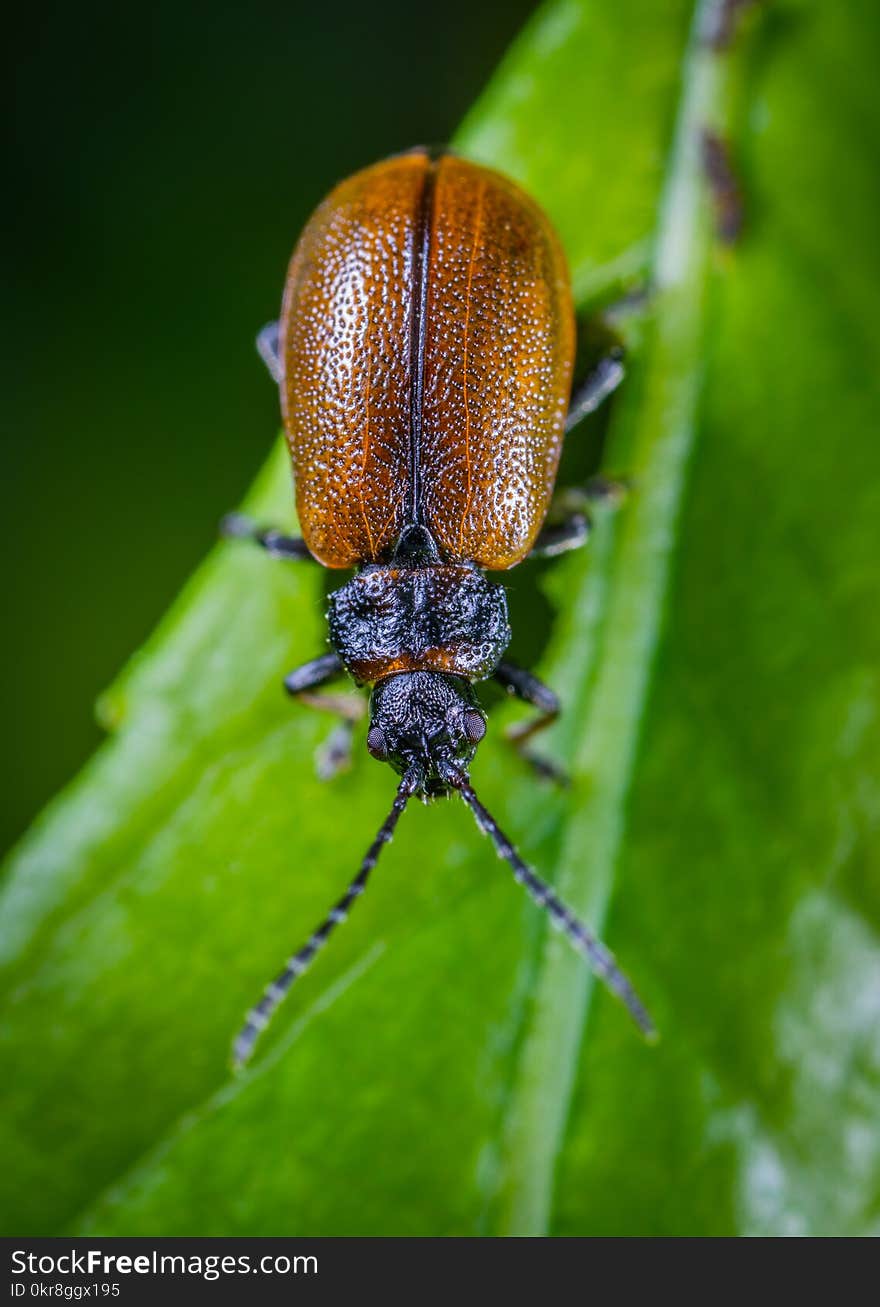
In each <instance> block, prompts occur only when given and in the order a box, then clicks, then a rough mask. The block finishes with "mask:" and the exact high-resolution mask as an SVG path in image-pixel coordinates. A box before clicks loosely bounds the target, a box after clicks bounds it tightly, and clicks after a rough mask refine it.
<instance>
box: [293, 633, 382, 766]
mask: <svg viewBox="0 0 880 1307" xmlns="http://www.w3.org/2000/svg"><path fill="white" fill-rule="evenodd" d="M344 672H345V668H344V666H343V664H342V659H341V658H340V657H339V655H338V654H335V653H329V654H322V655H321V657H320V658H313V659H312V660H311V662H308V663H303V665H302V667H297V668H296V670H295V671H292V672H290V673H289V675H287V676H285V678H284V688H285V690H286V691H287V693H288V694H290V695H292V696H293V697H294V698H295V699H298V700H299V702H300V703H304V704H306V705H307V706H308V707H309V708H316V709H317V710H318V711H319V712H329V713H334V714H335V715H336V716H337V717H339V718H340V722H339V725H338V726H337V727H336V729H335V730H334V731H332V732H331V734H330V735H329V736H328V738H327V739H326V740H325V741H324V743H323V744H322V745H321V747H320V749H319V750H318V752H317V754H316V756H315V770H316V771H317V773H318V775H319V776H320V778H321V780H322V781H329V780H332V778H333V777H334V776H336V775H337V773H338V772H340V771H344V770H345V769H346V768H347V767H349V766H350V765H351V745H352V737H353V735H354V728H355V726H356V725H357V723H358V722H359V721H360V719H361V718H362V717H363V715H364V713H365V712H366V709H367V703H366V700H365V699H364V697H363V695H360V694H320V693H318V692H317V691H318V689H319V687H320V686H322V685H326V684H327V682H328V681H332V680H335V679H336V677H337V676H342V675H343V674H344Z"/></svg>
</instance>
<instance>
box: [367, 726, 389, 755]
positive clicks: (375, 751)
mask: <svg viewBox="0 0 880 1307" xmlns="http://www.w3.org/2000/svg"><path fill="white" fill-rule="evenodd" d="M367 748H368V749H369V751H370V753H371V754H372V755H373V757H374V758H378V759H379V761H380V762H384V761H385V759H386V758H387V757H388V741H387V740H386V739H385V732H384V731H383V730H382V727H381V726H371V727H370V729H369V731H368V732H367Z"/></svg>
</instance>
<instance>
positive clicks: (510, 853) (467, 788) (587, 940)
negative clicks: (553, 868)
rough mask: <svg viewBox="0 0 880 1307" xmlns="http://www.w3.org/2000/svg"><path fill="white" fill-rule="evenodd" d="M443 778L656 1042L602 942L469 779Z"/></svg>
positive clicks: (451, 774) (453, 774) (448, 772)
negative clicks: (527, 858)
mask: <svg viewBox="0 0 880 1307" xmlns="http://www.w3.org/2000/svg"><path fill="white" fill-rule="evenodd" d="M443 778H444V780H446V781H448V783H449V784H450V785H452V786H453V787H454V788H455V789H456V790H458V792H459V794H460V795H461V797H462V798H463V799H464V801H465V803H466V804H467V805H468V807H469V808H470V810H471V812H472V813H473V814H474V817H475V818H476V822H477V825H478V826H479V828H480V830H481V831H482V832H483V834H484V835H488V836H489V838H490V839H491V841H492V843H493V844H494V845H495V849H496V851H497V853H498V856H499V857H500V858H503V859H504V861H505V862H506V863H508V864H509V866H510V867H511V869H512V870H513V875H514V879H515V880H517V881H519V883H520V884H521V885H524V886H525V888H526V889H527V890H528V892H529V894H531V896H532V898H533V899H534V900H535V902H536V903H537V905H538V907H539V908H545V909H546V910H547V912H548V913H549V914H550V920H551V921H552V923H553V925H554V926H555V927H556V928H557V929H558V930H561V931H562V932H563V934H564V935H565V936H566V938H567V939H568V940H569V941H570V943H571V944H573V945H574V947H575V948H576V949H577V951H578V953H580V954H581V955H582V956H583V957H585V958H586V960H587V962H588V963H589V964H590V966H591V968H592V969H593V971H594V972H595V974H596V975H597V976H598V977H599V979H600V980H601V981H602V982H603V983H604V984H605V985H606V986H607V987H608V989H610V990H611V992H612V993H613V994H616V995H617V997H618V998H619V999H620V1000H621V1001H622V1002H623V1004H624V1005H625V1007H626V1009H627V1011H628V1012H629V1014H630V1016H631V1017H632V1019H633V1020H634V1021H635V1023H636V1025H637V1026H638V1027H639V1029H640V1030H641V1032H642V1034H643V1035H644V1036H645V1038H646V1039H656V1038H657V1030H656V1027H655V1025H654V1022H653V1021H652V1020H651V1018H650V1016H649V1015H648V1011H647V1009H646V1007H645V1005H644V1003H643V1002H642V1000H641V999H640V998H639V996H638V994H637V993H636V991H635V989H634V988H633V986H632V985H631V983H630V981H629V980H628V979H627V977H626V976H625V975H624V974H623V972H622V971H621V969H620V967H619V966H618V965H617V962H616V961H615V958H614V954H613V953H612V952H611V951H610V949H607V948H606V947H605V945H604V944H603V943H602V941H601V940H600V939H598V938H597V936H596V935H594V934H593V932H592V931H591V930H589V929H588V928H587V927H586V926H585V925H584V923H583V922H582V921H579V920H578V918H577V917H576V916H575V915H574V913H573V912H572V911H571V909H570V908H567V907H566V905H565V904H564V903H563V902H562V899H560V898H559V897H558V896H557V895H556V894H555V893H554V891H553V890H552V889H551V888H550V886H549V885H548V884H547V883H546V881H543V880H541V878H540V876H536V875H535V873H534V872H533V871H532V869H531V867H529V866H528V864H527V863H525V862H524V861H523V859H522V858H521V857H520V856H519V854H518V853H517V851H516V849H515V848H514V846H513V845H512V844H511V842H510V840H509V839H508V838H507V836H506V835H505V834H504V831H503V830H502V829H501V827H500V826H499V825H498V823H497V821H496V820H495V818H494V817H493V816H492V814H491V812H489V810H488V809H487V808H485V807H484V806H483V804H482V803H481V802H480V800H479V799H478V798H477V796H476V793H475V792H474V789H473V786H472V785H471V783H470V779H469V778H468V777H467V776H465V775H463V774H462V773H461V772H459V771H457V770H455V769H454V768H452V767H449V768H448V769H444V773H443Z"/></svg>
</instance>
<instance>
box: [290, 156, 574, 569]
mask: <svg viewBox="0 0 880 1307" xmlns="http://www.w3.org/2000/svg"><path fill="white" fill-rule="evenodd" d="M281 344H282V360H283V367H284V381H283V383H282V407H283V411H284V418H285V425H286V428H287V435H288V440H289V443H290V449H291V454H292V456H293V464H294V476H295V482H296V497H297V509H298V511H299V518H300V525H301V527H302V531H303V536H304V538H305V540H306V543H307V545H308V547H309V549H310V550H311V551H312V553H313V554H314V555H315V557H316V558H318V559H319V560H320V561H321V562H323V563H324V564H326V565H327V566H329V567H349V566H352V565H354V564H356V563H358V562H369V561H377V560H379V559H382V558H383V557H384V558H387V556H388V554H389V552H390V551H391V549H392V548H393V545H394V542H395V540H396V538H397V536H398V535H399V534H400V531H401V529H402V527H403V526H404V525H405V524H406V522H408V521H415V520H418V521H421V522H423V523H424V524H425V525H426V526H427V527H428V528H429V529H430V531H431V532H432V534H433V535H434V537H435V539H436V541H437V543H438V545H439V546H440V549H441V551H442V552H443V554H444V555H445V556H446V557H447V558H450V559H454V560H472V561H474V562H476V563H479V564H480V565H481V566H484V567H490V568H499V569H502V568H507V567H511V566H513V564H514V563H516V562H518V561H519V560H520V559H521V558H522V557H523V556H524V554H526V553H527V552H528V550H529V548H530V547H531V545H532V542H533V541H534V538H535V536H536V535H537V533H538V531H539V529H540V527H541V523H542V522H543V520H544V517H545V515H546V512H547V508H548V506H549V502H550V497H551V495H552V493H553V484H554V481H555V477H556V470H557V466H558V463H559V456H560V453H561V449H562V437H563V430H564V423H565V414H566V409H567V406H568V399H569V392H570V389H571V371H572V364H573V356H574V312H573V307H572V301H571V291H570V288H569V280H568V271H567V268H566V264H565V257H564V255H563V253H562V249H561V247H560V245H559V242H558V240H557V238H556V235H555V233H554V232H553V229H552V227H551V226H550V224H549V223H548V221H547V219H546V218H545V217H544V215H543V213H542V212H541V210H540V209H539V208H538V207H537V205H536V204H535V203H534V202H533V201H532V200H531V199H529V197H528V196H526V195H525V194H524V193H523V192H522V191H521V190H520V189H519V188H518V187H517V186H515V185H514V184H513V183H512V182H510V181H508V180H507V179H506V178H504V177H502V176H500V175H499V174H498V173H495V172H492V171H490V170H489V169H486V168H482V167H479V166H477V165H476V164H472V163H468V162H467V161H465V160H463V159H458V158H455V157H454V156H452V155H443V156H441V157H440V159H439V160H436V161H432V160H431V159H430V158H429V156H428V154H427V153H426V152H424V151H414V152H412V153H410V154H407V155H401V156H398V157H397V158H394V159H390V160H387V161H386V162H384V163H381V164H377V165H375V166H374V167H372V168H367V169H365V170H364V171H363V172H360V173H357V174H356V175H355V176H354V177H351V178H349V179H348V180H347V181H345V182H343V183H342V184H341V185H340V186H338V187H337V188H336V189H335V190H334V191H333V192H332V193H331V195H330V196H329V197H328V198H327V200H325V201H324V203H323V204H322V205H321V206H320V207H319V209H318V210H317V211H316V213H315V214H314V216H313V217H312V219H311V220H310V222H309V223H308V225H307V227H306V229H305V231H304V232H303V235H302V237H301V239H300V242H299V245H298V246H297V249H296V252H295V254H294V257H293V260H292V262H291V266H290V271H289V274H288V280H287V287H286V291H285V301H284V307H283V311H282V337H281Z"/></svg>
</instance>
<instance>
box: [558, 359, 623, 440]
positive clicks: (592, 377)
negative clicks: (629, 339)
mask: <svg viewBox="0 0 880 1307" xmlns="http://www.w3.org/2000/svg"><path fill="white" fill-rule="evenodd" d="M624 375H625V371H624V366H623V350H621V349H613V350H612V351H611V352H610V353H609V354H606V355H605V356H604V358H601V359H599V362H598V363H597V364H596V366H595V367H594V368H593V370H592V372H590V373H589V374H588V376H587V377H586V378H585V380H584V381H583V382H582V384H581V385H580V386H579V387H578V389H577V390H576V391H575V393H574V394H573V395H572V397H571V403H570V405H569V407H568V417H567V418H566V419H565V430H566V431H567V432H568V431H571V429H572V428H573V427H576V426H577V425H578V423H579V422H582V421H583V419H584V418H585V417H587V416H588V415H589V414H590V413H595V411H596V409H597V408H598V407H599V405H600V404H602V403H603V402H604V401H605V400H606V399H607V398H608V396H609V395H611V394H613V393H614V391H615V390H616V389H617V387H618V386H619V385H620V383H621V381H623V378H624Z"/></svg>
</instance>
